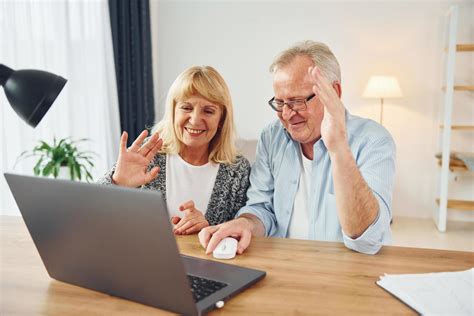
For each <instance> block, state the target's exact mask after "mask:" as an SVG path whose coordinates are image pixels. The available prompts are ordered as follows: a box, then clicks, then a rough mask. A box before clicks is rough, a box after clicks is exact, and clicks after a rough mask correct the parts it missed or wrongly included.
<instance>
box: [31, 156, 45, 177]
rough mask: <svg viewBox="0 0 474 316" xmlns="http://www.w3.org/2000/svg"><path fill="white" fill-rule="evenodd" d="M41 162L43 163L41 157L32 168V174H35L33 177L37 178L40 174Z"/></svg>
mask: <svg viewBox="0 0 474 316" xmlns="http://www.w3.org/2000/svg"><path fill="white" fill-rule="evenodd" d="M42 162H43V157H41V158H40V159H39V160H38V162H37V163H36V165H35V166H34V167H33V172H34V173H35V176H39V175H40V174H41V169H40V165H41V163H42Z"/></svg>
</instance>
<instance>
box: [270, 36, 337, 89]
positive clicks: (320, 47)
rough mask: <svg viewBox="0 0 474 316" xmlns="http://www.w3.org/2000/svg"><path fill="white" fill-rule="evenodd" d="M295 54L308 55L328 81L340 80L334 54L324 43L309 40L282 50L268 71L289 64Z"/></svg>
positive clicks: (272, 71)
mask: <svg viewBox="0 0 474 316" xmlns="http://www.w3.org/2000/svg"><path fill="white" fill-rule="evenodd" d="M297 56H308V57H309V58H311V60H312V61H313V63H314V64H315V65H316V66H317V67H318V68H319V69H320V70H321V72H322V73H323V75H325V76H326V78H328V79H329V81H331V82H334V81H337V82H339V83H340V82H341V67H340V66H339V62H338V61H337V59H336V56H334V54H333V52H332V51H331V50H330V49H329V47H328V46H327V45H326V44H323V43H320V42H315V41H310V40H307V41H303V42H298V43H296V44H294V45H293V46H291V47H289V48H287V49H285V50H284V51H282V52H281V53H280V54H279V55H278V56H277V57H276V58H275V59H274V60H273V63H272V64H271V65H270V72H271V73H274V72H275V71H277V70H278V69H280V68H281V67H283V66H286V65H288V64H290V63H291V62H292V61H293V59H294V58H295V57H297Z"/></svg>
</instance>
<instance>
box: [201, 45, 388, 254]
mask: <svg viewBox="0 0 474 316" xmlns="http://www.w3.org/2000/svg"><path fill="white" fill-rule="evenodd" d="M270 71H271V72H272V74H273V90H274V92H275V96H274V97H273V98H272V99H271V100H270V101H269V105H270V106H271V107H272V109H273V110H275V111H276V114H277V116H278V119H279V120H276V121H274V122H273V123H271V124H270V125H268V126H267V127H266V128H265V129H264V130H263V131H262V133H261V136H260V139H259V142H258V145H257V154H256V161H255V163H254V165H253V167H252V171H251V174H250V183H251V184H250V188H249V190H248V192H247V197H248V202H247V204H246V205H245V206H244V207H243V208H242V209H240V211H239V212H238V213H237V215H236V218H235V219H234V220H232V221H229V222H226V223H223V224H220V225H216V226H210V227H207V228H205V229H203V230H202V231H201V232H200V233H199V240H200V243H201V245H202V246H203V247H204V248H206V253H210V252H212V251H213V250H214V248H215V247H216V246H217V244H218V243H219V241H220V240H222V239H223V238H225V237H228V236H232V237H235V238H237V239H239V243H238V250H237V253H239V254H242V253H243V252H244V250H245V249H246V248H247V247H248V246H249V244H250V240H251V236H252V235H255V236H275V237H288V238H298V239H310V240H326V241H343V242H344V244H345V245H346V247H348V248H350V249H353V250H355V251H358V252H362V253H367V254H375V253H377V252H378V251H379V250H380V248H381V247H382V244H384V243H387V242H390V238H391V232H390V220H391V209H390V207H391V206H390V205H391V199H392V186H393V177H394V171H395V144H394V142H393V140H392V137H391V136H390V134H389V133H388V132H387V130H385V129H384V128H383V127H382V126H381V125H379V124H377V123H375V122H374V121H371V120H368V119H363V118H360V117H356V116H353V115H351V114H349V113H348V111H347V110H346V109H345V107H344V104H343V103H342V101H341V99H340V98H341V91H342V90H341V75H340V69H339V63H338V61H337V59H336V57H335V56H334V54H333V53H332V52H331V50H330V49H329V48H328V47H327V46H326V45H325V44H322V43H317V42H313V41H305V42H302V43H298V44H296V45H294V46H292V47H290V48H289V49H287V50H285V51H283V52H282V53H281V54H280V55H279V56H278V57H277V58H276V59H275V61H274V62H273V63H272V65H271V66H270Z"/></svg>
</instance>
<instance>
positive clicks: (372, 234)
mask: <svg viewBox="0 0 474 316" xmlns="http://www.w3.org/2000/svg"><path fill="white" fill-rule="evenodd" d="M379 205H380V204H379ZM381 212H382V210H381V209H380V208H379V211H378V214H377V218H376V219H375V221H374V222H373V223H372V224H371V225H370V226H369V227H367V229H366V230H365V231H364V232H363V233H362V235H360V236H359V237H357V238H351V237H349V236H347V235H346V234H345V233H344V231H342V238H343V240H344V244H345V245H346V247H347V248H349V249H352V250H355V251H357V252H361V253H365V254H369V255H374V254H376V253H377V252H379V250H380V249H381V248H382V245H383V242H384V235H388V236H387V237H386V239H389V235H390V234H389V233H387V234H386V230H387V228H386V226H387V223H386V222H387V221H386V220H385V219H384V216H381ZM388 225H390V224H388ZM388 230H389V231H390V226H388ZM385 241H386V240H385Z"/></svg>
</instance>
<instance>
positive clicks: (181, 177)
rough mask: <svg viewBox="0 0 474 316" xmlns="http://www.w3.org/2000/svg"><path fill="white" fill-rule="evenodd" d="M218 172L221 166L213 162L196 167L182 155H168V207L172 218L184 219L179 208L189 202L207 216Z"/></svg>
mask: <svg viewBox="0 0 474 316" xmlns="http://www.w3.org/2000/svg"><path fill="white" fill-rule="evenodd" d="M218 170H219V164H216V163H213V162H208V163H207V164H205V165H202V166H194V165H191V164H189V163H188V162H186V161H184V160H183V158H181V156H180V155H176V154H168V155H166V206H167V207H168V212H169V214H170V217H173V216H179V217H183V215H182V212H181V211H180V210H179V206H180V205H182V204H183V203H184V202H187V201H189V200H193V201H194V205H195V207H196V208H197V209H198V210H199V211H201V213H202V214H205V213H206V210H207V205H208V204H209V199H210V198H211V194H212V190H213V189H214V182H215V181H216V176H217V171H218Z"/></svg>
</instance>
